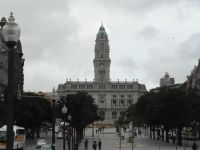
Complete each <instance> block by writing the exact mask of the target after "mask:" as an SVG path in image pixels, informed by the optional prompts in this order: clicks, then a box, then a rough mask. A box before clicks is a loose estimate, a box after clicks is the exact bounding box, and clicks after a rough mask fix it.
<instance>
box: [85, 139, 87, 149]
mask: <svg viewBox="0 0 200 150" xmlns="http://www.w3.org/2000/svg"><path fill="white" fill-rule="evenodd" d="M85 150H88V139H86V140H85Z"/></svg>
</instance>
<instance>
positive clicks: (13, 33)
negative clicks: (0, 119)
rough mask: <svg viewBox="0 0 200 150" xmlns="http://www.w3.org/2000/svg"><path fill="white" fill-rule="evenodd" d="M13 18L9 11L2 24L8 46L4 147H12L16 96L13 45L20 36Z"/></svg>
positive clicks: (10, 148)
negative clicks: (6, 19) (5, 20)
mask: <svg viewBox="0 0 200 150" xmlns="http://www.w3.org/2000/svg"><path fill="white" fill-rule="evenodd" d="M14 21H15V18H14V17H13V13H12V12H11V13H10V17H9V18H8V23H6V24H5V25H4V26H3V29H2V33H3V38H4V40H5V42H6V45H7V47H8V58H9V59H8V94H7V111H8V112H7V113H8V114H7V139H8V140H7V142H6V149H7V150H12V149H13V141H14V135H13V112H14V111H13V108H14V107H13V105H14V99H15V98H16V95H15V93H16V92H15V91H14V89H15V88H14V87H15V81H14V78H15V69H14V68H15V53H16V52H15V51H16V49H15V46H16V44H17V42H18V40H19V37H20V28H19V26H18V25H17V24H16V23H15V22H14Z"/></svg>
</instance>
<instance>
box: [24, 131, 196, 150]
mask: <svg viewBox="0 0 200 150" xmlns="http://www.w3.org/2000/svg"><path fill="white" fill-rule="evenodd" d="M95 131H96V130H95ZM128 136H129V135H128V133H126V134H125V138H124V140H122V141H121V150H132V143H128ZM41 138H43V139H46V141H47V143H48V144H51V132H49V133H48V135H47V136H46V135H45V134H41ZM93 138H94V140H96V141H98V138H99V139H101V141H102V148H101V149H102V150H118V149H120V144H119V143H120V140H119V136H118V135H117V134H116V133H115V128H110V129H105V130H104V132H101V133H100V134H99V136H98V134H97V133H96V132H95V134H94V137H92V128H87V129H86V130H85V139H88V141H89V142H88V150H93V149H92V141H93ZM66 143H67V142H66ZM183 143H184V141H183ZM192 143H193V141H188V142H187V145H188V146H187V147H186V146H177V147H176V145H175V144H172V142H171V141H170V143H166V142H161V141H157V140H152V139H149V138H148V137H145V136H144V135H143V134H142V135H141V136H137V138H135V139H134V147H133V150H191V149H192V148H191V147H192ZM198 146H199V143H198ZM25 149H26V150H38V148H36V142H32V143H28V144H27V145H26V147H25ZM56 150H63V139H56ZM66 150H68V148H67V144H66ZM79 150H84V140H82V142H81V143H80V145H79Z"/></svg>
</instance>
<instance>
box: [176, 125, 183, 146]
mask: <svg viewBox="0 0 200 150" xmlns="http://www.w3.org/2000/svg"><path fill="white" fill-rule="evenodd" d="M181 131H182V128H181V127H179V128H178V132H177V137H178V145H181V146H182V134H181Z"/></svg>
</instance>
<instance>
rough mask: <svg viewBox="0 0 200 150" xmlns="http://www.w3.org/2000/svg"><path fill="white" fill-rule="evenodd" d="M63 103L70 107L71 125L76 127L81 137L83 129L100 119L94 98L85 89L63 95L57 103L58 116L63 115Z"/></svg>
mask: <svg viewBox="0 0 200 150" xmlns="http://www.w3.org/2000/svg"><path fill="white" fill-rule="evenodd" d="M63 105H65V106H66V107H67V109H68V112H67V114H66V116H68V115H69V114H70V115H71V116H72V121H71V125H72V126H73V127H74V128H75V129H76V131H77V136H78V137H79V139H81V138H83V129H84V128H85V127H86V126H87V125H89V124H91V123H92V122H94V121H95V120H98V119H99V117H98V114H97V105H96V104H95V102H94V98H93V97H92V96H91V95H89V94H88V93H87V92H85V91H80V92H77V93H76V94H69V95H67V96H66V97H61V99H60V102H59V104H58V105H57V115H58V117H61V116H62V112H61V110H62V107H63ZM66 118H67V117H66ZM68 121H69V120H68Z"/></svg>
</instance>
